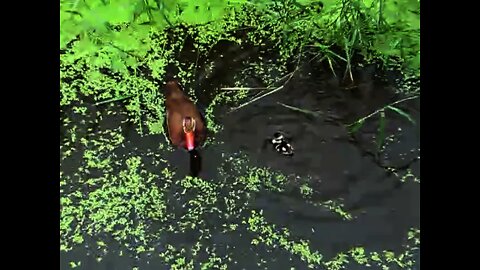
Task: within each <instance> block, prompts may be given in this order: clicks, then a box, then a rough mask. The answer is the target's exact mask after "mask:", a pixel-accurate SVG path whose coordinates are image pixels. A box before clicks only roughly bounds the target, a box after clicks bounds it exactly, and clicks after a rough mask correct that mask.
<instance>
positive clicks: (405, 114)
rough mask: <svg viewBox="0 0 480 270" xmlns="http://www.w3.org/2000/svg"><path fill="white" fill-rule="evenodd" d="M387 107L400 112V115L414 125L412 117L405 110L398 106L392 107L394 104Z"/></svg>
mask: <svg viewBox="0 0 480 270" xmlns="http://www.w3.org/2000/svg"><path fill="white" fill-rule="evenodd" d="M387 108H388V109H390V110H392V111H394V112H396V113H398V114H400V115H401V116H403V117H405V118H407V119H408V121H410V122H411V123H412V124H414V125H415V120H413V118H412V117H411V116H410V115H409V114H408V113H406V112H404V111H402V110H400V109H399V108H397V107H394V106H387Z"/></svg>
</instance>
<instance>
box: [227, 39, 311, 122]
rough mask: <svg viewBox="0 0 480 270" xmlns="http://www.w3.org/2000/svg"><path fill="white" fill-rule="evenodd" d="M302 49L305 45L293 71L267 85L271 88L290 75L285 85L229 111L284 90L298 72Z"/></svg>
mask: <svg viewBox="0 0 480 270" xmlns="http://www.w3.org/2000/svg"><path fill="white" fill-rule="evenodd" d="M302 50H303V45H302V47H301V48H300V53H299V54H298V60H297V66H296V67H295V69H294V70H293V71H292V72H290V73H288V74H286V75H285V76H283V77H281V78H280V79H279V80H277V81H276V82H274V83H272V84H270V85H269V86H268V87H267V89H270V88H271V87H272V86H273V85H275V84H276V83H277V82H280V81H282V80H283V79H285V78H287V77H288V79H287V80H286V81H285V82H284V83H283V85H281V86H279V87H277V88H275V89H273V90H272V91H270V92H267V93H265V94H263V95H261V96H259V97H256V98H253V99H252V100H250V101H248V102H246V103H243V104H242V105H240V106H238V107H235V108H233V109H232V110H230V111H229V112H228V113H231V112H234V111H236V110H238V109H240V108H243V107H245V106H247V105H249V104H252V103H253V102H255V101H257V100H259V99H261V98H264V97H266V96H268V95H271V94H273V93H275V92H277V91H280V90H282V89H283V88H284V87H285V85H287V83H288V82H290V80H291V79H292V77H293V75H294V74H295V72H297V70H298V69H299V64H300V59H301V56H302Z"/></svg>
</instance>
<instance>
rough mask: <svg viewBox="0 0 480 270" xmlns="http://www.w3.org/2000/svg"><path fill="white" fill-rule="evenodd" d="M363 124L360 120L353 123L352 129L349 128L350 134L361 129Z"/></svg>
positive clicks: (362, 120)
mask: <svg viewBox="0 0 480 270" xmlns="http://www.w3.org/2000/svg"><path fill="white" fill-rule="evenodd" d="M363 123H365V120H364V119H360V120H358V121H357V122H355V123H353V125H352V127H351V128H350V132H351V133H356V132H357V131H358V130H359V129H360V128H362V126H363Z"/></svg>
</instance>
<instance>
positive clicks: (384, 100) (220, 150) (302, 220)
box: [60, 46, 420, 270]
mask: <svg viewBox="0 0 480 270" xmlns="http://www.w3.org/2000/svg"><path fill="white" fill-rule="evenodd" d="M216 50H217V51H216ZM216 50H213V51H212V53H211V55H220V54H222V55H223V56H222V57H211V58H210V59H209V60H204V61H205V62H207V61H213V62H215V68H214V71H213V72H209V73H207V72H205V69H206V68H205V67H204V66H199V67H198V72H197V73H196V75H195V76H196V78H197V80H196V81H195V83H194V84H193V85H186V86H187V87H194V88H195V89H196V92H197V96H198V99H199V103H200V105H203V106H204V107H206V106H208V103H209V102H210V100H211V99H212V97H213V96H214V94H215V93H214V91H213V90H215V91H218V89H219V88H220V87H228V86H232V85H233V83H234V77H235V74H237V73H238V72H239V71H240V70H241V69H242V68H244V66H243V63H244V62H245V61H248V60H249V59H255V57H258V54H261V53H262V52H259V51H257V50H254V49H250V50H246V49H244V48H240V47H236V46H225V47H222V46H220V47H218V48H216ZM183 57H184V58H186V59H187V60H188V59H191V58H192V57H193V58H194V57H195V56H194V55H185V56H183ZM200 60H202V59H200ZM188 61H191V60H188ZM300 63H301V64H300V66H299V69H298V71H296V72H295V74H294V75H293V76H292V78H291V80H290V81H289V82H288V83H287V84H286V85H285V87H284V88H283V89H282V90H280V91H278V92H276V93H274V94H272V95H269V96H267V97H264V98H262V99H260V100H258V101H256V102H254V103H252V104H250V105H248V106H245V107H243V108H240V109H238V110H236V111H233V112H230V113H228V112H229V109H230V108H227V107H220V108H218V110H217V111H215V115H216V117H217V121H218V122H219V123H220V124H221V125H223V127H224V128H223V130H222V131H221V132H220V133H218V134H217V135H215V141H217V142H223V143H222V144H217V143H214V144H210V145H208V146H207V147H205V148H204V149H202V150H201V155H202V160H203V164H202V168H203V170H202V172H201V173H200V177H202V178H203V179H208V180H209V181H220V180H219V179H218V177H220V176H219V174H218V167H219V164H221V163H222V162H223V161H224V160H225V158H227V157H229V156H235V155H236V154H238V153H242V154H244V155H246V156H248V158H249V159H250V160H249V162H250V164H252V165H253V166H259V167H269V168H271V169H272V170H274V171H278V172H282V173H284V174H286V175H290V174H295V175H297V176H298V177H310V179H311V181H310V184H311V187H312V188H313V189H314V191H315V192H314V197H313V200H314V201H325V200H341V201H342V202H343V204H344V210H345V211H347V212H348V213H350V214H351V215H352V216H353V217H354V218H353V219H352V220H350V221H345V220H342V219H341V218H339V217H338V216H337V215H333V214H331V213H330V212H326V211H319V210H318V208H316V207H313V206H312V205H310V204H308V203H306V202H305V199H303V198H302V197H300V196H298V195H289V193H284V194H281V193H275V192H260V193H258V194H257V195H256V197H255V199H254V201H253V204H252V205H250V208H252V209H258V210H260V209H263V214H264V216H265V218H266V219H267V220H268V221H269V222H271V223H274V224H277V225H280V226H282V227H287V228H289V230H290V231H291V233H292V235H295V237H299V238H302V239H308V240H309V241H310V246H311V249H313V250H318V251H319V252H320V253H321V254H323V256H324V258H326V259H330V258H332V257H334V256H335V255H336V254H337V253H339V252H344V251H346V250H348V249H350V248H351V247H354V246H363V247H364V248H365V249H366V250H368V251H378V252H381V251H382V250H391V251H394V252H402V250H404V245H405V243H406V236H407V232H408V230H409V229H410V228H412V227H415V228H419V226H420V184H419V183H416V182H414V181H412V180H411V179H410V180H408V181H405V182H400V181H399V179H398V177H397V176H395V175H394V174H392V173H389V172H388V171H387V169H386V168H388V167H390V168H392V167H393V168H396V169H397V170H398V173H402V172H403V173H404V172H406V171H407V170H411V172H412V173H413V175H415V176H417V177H419V175H420V159H419V156H420V152H419V151H420V99H419V98H418V99H415V100H409V101H406V102H403V103H401V104H399V105H398V107H399V108H401V109H402V110H403V111H405V112H408V113H409V114H410V115H411V117H412V118H413V119H414V120H415V122H416V125H412V123H410V122H409V121H408V120H407V119H406V118H404V117H402V116H400V115H398V114H396V113H394V112H391V111H388V112H387V113H386V116H387V123H386V134H387V135H393V136H392V139H391V140H387V141H386V145H385V149H384V150H383V151H382V152H381V154H380V155H378V156H376V155H375V153H376V145H375V138H376V136H378V132H377V128H378V121H377V119H378V116H377V117H373V118H372V119H371V120H367V121H366V122H365V125H364V127H363V128H362V129H360V130H359V132H357V133H356V134H355V135H353V136H351V135H350V134H349V132H348V130H347V129H346V128H345V125H344V124H345V123H352V122H353V121H355V120H357V119H359V118H361V117H363V116H365V115H368V114H369V113H371V112H373V111H375V110H377V109H379V108H381V107H383V106H385V105H386V104H389V103H392V102H394V101H396V100H399V99H401V98H403V96H402V95H399V94H396V93H395V87H394V86H393V85H394V84H393V83H392V80H391V76H389V74H381V75H380V76H379V74H380V72H379V71H377V70H376V69H375V67H373V66H368V67H363V68H359V69H358V70H355V71H354V78H355V83H354V84H353V85H347V86H348V87H347V86H345V85H342V83H341V81H342V80H340V79H339V78H338V77H335V76H333V75H332V73H331V72H330V71H329V70H328V69H326V68H325V67H324V66H322V65H319V64H315V61H312V62H308V59H307V60H302V61H301V62H300ZM289 69H290V70H289V71H292V67H289ZM282 75H284V74H279V76H278V77H281V76H282ZM248 81H249V82H250V85H249V86H250V87H261V86H265V85H264V83H263V82H262V80H261V79H259V78H255V77H252V78H248ZM280 103H281V104H285V105H288V106H293V107H297V108H302V109H304V110H310V111H316V112H318V114H317V116H311V115H308V114H305V113H302V112H298V111H294V110H291V109H289V108H286V107H284V106H282V105H280ZM84 104H87V105H88V102H85V103H84ZM88 106H89V108H90V110H89V111H90V112H89V114H87V116H84V117H83V118H82V119H78V121H82V120H84V121H85V123H87V124H85V125H84V126H85V128H87V127H90V128H93V129H94V130H96V131H99V130H107V129H111V128H116V127H119V126H120V127H121V128H122V133H123V134H124V136H125V142H124V146H123V147H121V148H119V149H117V150H115V154H116V156H117V157H118V158H119V159H122V158H123V157H128V155H132V153H135V154H137V155H141V156H143V157H144V158H145V160H148V159H149V158H152V157H151V156H149V153H152V152H155V151H158V150H156V149H158V144H159V143H166V141H165V137H164V136H162V135H155V136H140V135H139V134H138V133H137V132H136V131H135V127H134V126H133V125H129V124H126V123H123V122H122V121H123V120H125V116H123V115H122V113H121V112H122V110H123V109H122V107H121V104H110V105H108V106H103V107H101V106H98V107H95V106H94V105H88ZM108 110H109V111H111V110H118V112H119V114H117V115H112V116H108V115H107V114H106V112H107V111H108ZM64 113H65V115H70V113H71V112H69V109H68V108H66V109H65V110H64ZM97 113H98V114H99V115H102V116H103V117H102V118H101V120H99V118H98V115H97ZM95 118H97V120H95V121H94V122H95V124H94V125H93V126H89V125H88V123H89V121H93V119H95ZM73 119H74V121H75V118H73ZM278 130H281V131H283V132H285V133H286V134H288V135H289V136H291V138H292V144H293V146H294V147H295V155H294V156H293V157H285V156H281V155H279V154H278V153H276V152H275V151H273V150H272V149H270V148H267V149H262V144H263V140H264V139H265V138H267V137H269V136H272V134H273V133H274V132H275V131H278ZM61 132H63V133H65V132H66V131H65V130H62V131H61ZM78 132H79V133H80V135H79V136H81V133H82V132H84V133H88V131H87V130H83V131H82V130H79V131H78ZM63 133H62V134H63ZM62 136H64V135H62ZM81 157H82V156H81V154H73V155H72V157H71V158H69V159H68V160H66V161H65V162H63V163H62V171H63V172H64V174H69V173H72V172H73V171H75V169H76V168H75V166H78V164H79V159H80V158H81ZM163 158H165V159H166V160H168V162H169V163H170V164H171V165H172V166H173V167H174V168H175V169H176V172H177V175H176V177H179V178H181V177H183V176H185V175H187V174H188V173H189V157H188V155H187V154H186V153H185V152H184V151H181V150H176V151H167V154H165V156H164V157H163ZM146 163H148V162H146ZM151 169H152V170H155V168H151ZM92 173H94V172H92ZM214 222H215V221H212V224H211V226H212V228H215V227H216V225H215V224H214ZM247 235H248V232H247V231H246V230H245V229H241V228H240V229H239V230H237V231H236V232H235V234H222V233H220V232H215V229H212V237H211V239H210V240H209V241H210V244H211V245H212V246H215V247H216V248H217V251H218V252H217V253H220V254H221V253H222V252H223V251H222V250H225V252H226V247H227V246H228V247H229V252H232V250H235V251H234V256H232V257H233V259H234V260H235V261H236V262H232V263H231V264H229V269H259V267H258V266H257V262H258V261H259V260H260V258H263V259H264V260H265V261H266V263H265V264H264V265H263V266H262V267H261V269H290V267H295V268H296V269H306V264H305V263H304V262H302V261H300V259H299V258H298V257H297V256H291V255H290V254H289V253H287V252H285V251H282V250H280V249H266V248H262V247H260V246H259V247H257V248H253V247H252V245H251V243H250V241H251V238H249V237H246V236H247ZM192 239H193V236H191V235H176V236H170V238H169V239H159V247H158V251H161V249H162V248H161V246H162V245H161V242H163V243H164V242H165V241H167V242H169V243H183V244H185V245H186V246H187V247H188V245H189V244H190V246H191V245H192V244H193V240H192ZM89 241H92V242H93V241H95V240H94V239H86V242H87V244H88V243H89ZM115 245H116V244H115V242H113V241H112V242H111V243H109V246H110V249H111V250H121V249H122V248H120V247H115ZM79 260H81V261H82V265H81V266H80V267H79V269H105V270H113V269H132V267H133V266H138V267H139V268H140V269H169V267H168V266H165V265H164V264H163V263H162V262H161V261H160V260H159V259H158V258H153V256H152V258H148V257H141V258H138V259H134V258H130V257H129V256H118V254H117V252H109V253H108V254H106V255H105V256H104V257H103V260H102V261H101V262H100V263H98V262H96V261H95V257H94V256H93V255H92V252H90V251H88V249H86V248H84V247H79V248H75V249H74V250H73V251H71V252H69V253H61V262H60V266H61V269H69V268H70V267H69V266H68V265H69V262H70V261H79ZM419 261H420V258H419V257H418V259H417V265H416V266H415V267H416V268H415V269H420V267H419V265H418V262H419ZM346 269H364V267H362V266H359V265H357V264H353V263H352V264H348V265H347V268H346ZM369 269H375V268H369Z"/></svg>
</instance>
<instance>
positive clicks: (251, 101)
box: [228, 85, 283, 113]
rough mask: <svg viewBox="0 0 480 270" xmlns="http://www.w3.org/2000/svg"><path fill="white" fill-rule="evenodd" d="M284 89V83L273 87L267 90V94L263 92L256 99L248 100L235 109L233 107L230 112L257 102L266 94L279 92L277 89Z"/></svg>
mask: <svg viewBox="0 0 480 270" xmlns="http://www.w3.org/2000/svg"><path fill="white" fill-rule="evenodd" d="M282 89H283V85H282V86H279V87H277V88H275V89H273V90H272V91H270V92H267V93H265V94H263V95H261V96H259V97H257V98H254V99H252V100H250V101H248V102H246V103H243V104H242V105H240V106H238V107H235V108H233V109H232V110H231V111H229V112H228V113H231V112H234V111H236V110H238V109H240V108H243V107H245V106H247V105H249V104H252V103H253V102H255V101H257V100H259V99H261V98H263V97H266V96H268V95H271V94H273V93H275V92H277V91H280V90H282Z"/></svg>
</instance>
